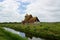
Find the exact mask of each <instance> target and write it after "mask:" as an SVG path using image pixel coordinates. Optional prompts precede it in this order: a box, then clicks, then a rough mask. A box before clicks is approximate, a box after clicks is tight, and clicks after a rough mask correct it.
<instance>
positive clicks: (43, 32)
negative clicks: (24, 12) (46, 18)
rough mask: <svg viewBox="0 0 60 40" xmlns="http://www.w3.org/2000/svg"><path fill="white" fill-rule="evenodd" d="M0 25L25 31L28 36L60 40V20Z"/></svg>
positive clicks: (0, 24) (0, 25)
mask: <svg viewBox="0 0 60 40" xmlns="http://www.w3.org/2000/svg"><path fill="white" fill-rule="evenodd" d="M0 27H8V28H12V29H14V30H17V31H21V32H25V33H26V34H27V36H35V37H41V38H45V39H48V40H60V22H41V23H35V24H20V23H0Z"/></svg>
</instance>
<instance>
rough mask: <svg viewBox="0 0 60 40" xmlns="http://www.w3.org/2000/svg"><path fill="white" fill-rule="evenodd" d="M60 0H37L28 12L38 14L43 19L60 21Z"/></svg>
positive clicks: (29, 7)
mask: <svg viewBox="0 0 60 40" xmlns="http://www.w3.org/2000/svg"><path fill="white" fill-rule="evenodd" d="M59 11H60V0H36V1H34V2H32V3H31V4H30V5H28V7H27V10H26V12H27V13H31V14H32V15H34V16H38V17H39V19H40V20H41V21H60V19H59V18H60V12H59Z"/></svg>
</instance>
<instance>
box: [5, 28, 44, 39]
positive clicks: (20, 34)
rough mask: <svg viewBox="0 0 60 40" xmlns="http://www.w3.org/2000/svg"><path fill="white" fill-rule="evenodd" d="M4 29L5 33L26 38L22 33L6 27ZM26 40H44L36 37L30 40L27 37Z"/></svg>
mask: <svg viewBox="0 0 60 40" xmlns="http://www.w3.org/2000/svg"><path fill="white" fill-rule="evenodd" d="M4 29H5V30H7V31H9V32H12V33H15V34H18V35H19V36H21V37H23V38H24V37H26V34H25V33H23V32H20V31H16V30H14V29H11V28H6V27H4ZM28 40H44V39H42V38H36V37H32V38H29V37H28Z"/></svg>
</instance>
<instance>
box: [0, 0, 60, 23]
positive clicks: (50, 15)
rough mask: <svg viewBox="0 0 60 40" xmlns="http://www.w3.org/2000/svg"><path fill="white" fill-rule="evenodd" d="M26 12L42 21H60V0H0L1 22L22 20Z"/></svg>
mask: <svg viewBox="0 0 60 40" xmlns="http://www.w3.org/2000/svg"><path fill="white" fill-rule="evenodd" d="M26 13H28V14H32V15H33V16H37V17H38V18H39V20H40V21H41V22H57V21H58V22H60V0H0V22H21V21H22V20H23V19H24V16H25V14H26Z"/></svg>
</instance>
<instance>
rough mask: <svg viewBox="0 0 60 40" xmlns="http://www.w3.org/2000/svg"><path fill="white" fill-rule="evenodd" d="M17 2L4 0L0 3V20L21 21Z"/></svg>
mask: <svg viewBox="0 0 60 40" xmlns="http://www.w3.org/2000/svg"><path fill="white" fill-rule="evenodd" d="M19 5H20V4H19V3H18V2H16V0H4V1H3V2H1V3H0V22H14V21H21V14H19V10H18V7H19Z"/></svg>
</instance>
